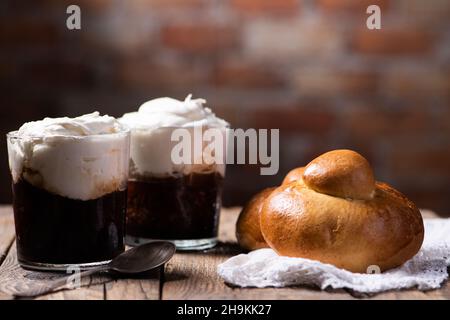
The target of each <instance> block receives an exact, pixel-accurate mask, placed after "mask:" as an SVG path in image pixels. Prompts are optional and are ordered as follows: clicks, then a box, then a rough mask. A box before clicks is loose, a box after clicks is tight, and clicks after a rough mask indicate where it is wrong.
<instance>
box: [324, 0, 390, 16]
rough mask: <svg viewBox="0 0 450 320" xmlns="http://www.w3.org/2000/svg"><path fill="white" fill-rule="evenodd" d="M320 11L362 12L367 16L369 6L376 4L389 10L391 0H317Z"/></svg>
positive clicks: (382, 8)
mask: <svg viewBox="0 0 450 320" xmlns="http://www.w3.org/2000/svg"><path fill="white" fill-rule="evenodd" d="M317 4H318V6H319V8H320V9H322V10H323V11H325V12H328V13H336V12H353V13H355V12H358V13H359V12H360V13H362V14H366V9H367V7H368V6H370V5H372V4H375V5H377V6H379V7H380V9H381V10H382V11H383V10H385V9H387V8H388V5H389V0H317Z"/></svg>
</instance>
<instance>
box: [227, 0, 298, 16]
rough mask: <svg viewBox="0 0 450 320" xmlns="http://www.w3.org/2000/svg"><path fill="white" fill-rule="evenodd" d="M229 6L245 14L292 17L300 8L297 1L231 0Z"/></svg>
mask: <svg viewBox="0 0 450 320" xmlns="http://www.w3.org/2000/svg"><path fill="white" fill-rule="evenodd" d="M231 5H232V6H233V8H235V9H236V10H237V11H239V12H242V13H245V14H271V15H280V14H282V15H294V14H296V13H297V12H299V8H300V2H299V1H298V0H232V1H231Z"/></svg>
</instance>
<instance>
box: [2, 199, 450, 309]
mask: <svg viewBox="0 0 450 320" xmlns="http://www.w3.org/2000/svg"><path fill="white" fill-rule="evenodd" d="M238 213H239V208H231V209H224V210H223V212H222V214H221V224H220V230H219V239H220V244H219V245H218V246H217V247H216V248H214V249H211V250H207V251H203V252H191V253H182V252H179V253H177V254H176V255H175V257H174V258H173V259H172V260H171V261H170V262H169V263H168V264H167V266H166V268H165V270H164V271H161V270H157V271H155V272H154V273H152V274H149V275H145V276H141V277H139V278H134V279H125V278H120V279H119V278H112V277H109V276H94V277H91V278H87V279H85V280H84V281H83V282H82V285H83V287H82V288H79V289H76V290H61V291H59V292H56V293H52V294H47V295H44V296H41V297H39V298H38V299H44V300H48V299H113V300H120V299H256V300H265V299H354V298H355V296H356V297H357V298H367V299H389V300H391V299H398V300H401V299H450V283H449V282H447V283H446V284H445V285H444V286H443V287H442V288H441V289H438V290H433V291H428V292H421V291H418V290H406V291H392V292H385V293H381V294H377V295H373V296H369V295H364V294H359V295H352V294H350V293H349V292H347V291H345V290H337V291H320V290H318V289H315V288H305V287H294V288H263V289H255V288H245V289H244V288H233V287H230V286H228V285H226V284H225V283H224V282H223V280H222V279H221V278H220V277H219V276H218V274H217V265H218V264H220V263H221V262H223V261H225V260H226V259H228V258H229V257H231V256H233V255H236V254H239V253H241V251H240V249H239V247H238V246H237V244H236V238H235V235H234V232H235V222H236V219H237V216H238ZM423 214H424V216H426V217H427V218H430V217H434V216H435V214H434V213H432V212H429V211H426V212H424V213H423ZM13 242H14V224H13V218H12V210H11V207H10V206H0V259H1V260H0V263H1V266H0V289H1V288H2V286H3V291H7V292H8V290H10V294H5V293H0V299H10V298H12V296H11V293H12V292H11V290H13V289H11V288H13V287H14V285H18V284H17V283H15V282H14V281H12V282H8V281H5V277H6V278H7V276H5V275H9V276H10V277H11V276H13V277H16V279H17V278H19V279H22V280H23V279H25V280H23V281H28V282H29V281H42V280H41V277H44V279H50V278H53V277H55V276H61V274H59V275H55V274H54V273H41V272H31V271H25V270H23V269H22V268H20V267H19V266H18V264H17V258H16V252H15V245H13ZM2 270H3V271H2ZM162 275H163V276H162ZM2 277H3V278H2ZM23 281H22V285H23ZM5 286H8V287H9V289H8V290H4V287H5Z"/></svg>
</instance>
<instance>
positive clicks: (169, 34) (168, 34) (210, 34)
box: [161, 23, 238, 54]
mask: <svg viewBox="0 0 450 320" xmlns="http://www.w3.org/2000/svg"><path fill="white" fill-rule="evenodd" d="M161 40H162V43H163V44H164V45H165V46H167V47H169V48H172V49H176V50H179V51H184V52H192V53H206V54H207V53H211V52H218V51H221V50H225V49H229V48H232V47H234V46H236V44H237V40H238V39H237V33H236V30H235V28H233V27H231V26H219V25H211V24H201V23H197V24H184V25H167V26H165V27H163V28H162V30H161Z"/></svg>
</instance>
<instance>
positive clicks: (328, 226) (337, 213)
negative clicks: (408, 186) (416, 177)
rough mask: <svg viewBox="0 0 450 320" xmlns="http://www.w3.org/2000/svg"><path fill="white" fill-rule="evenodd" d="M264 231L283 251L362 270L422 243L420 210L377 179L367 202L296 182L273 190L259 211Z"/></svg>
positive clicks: (395, 260)
mask: <svg viewBox="0 0 450 320" xmlns="http://www.w3.org/2000/svg"><path fill="white" fill-rule="evenodd" d="M260 224H261V231H262V234H263V236H264V238H265V240H266V242H267V243H268V244H269V245H270V247H272V248H273V249H274V250H275V251H276V252H278V253H279V254H280V255H284V256H291V257H302V258H307V259H313V260H318V261H321V262H324V263H330V264H333V265H335V266H337V267H339V268H344V269H347V270H349V271H352V272H361V273H364V272H366V271H367V268H368V267H369V266H372V265H376V266H378V267H379V268H380V269H381V270H382V271H384V270H387V269H391V268H394V267H397V266H400V265H401V264H403V263H404V262H406V261H407V260H409V259H410V258H412V257H413V256H414V255H415V254H416V253H417V252H418V251H419V249H420V247H421V245H422V241H423V235H424V229H423V221H422V217H421V215H420V212H419V210H418V209H417V208H416V206H415V205H414V204H413V203H412V202H411V201H409V200H408V199H407V198H406V197H405V196H404V195H402V194H401V193H400V192H398V191H397V190H395V189H393V188H392V187H390V186H389V185H387V184H384V183H380V182H377V183H376V187H375V191H374V193H373V196H372V198H371V199H369V200H359V199H348V198H341V197H335V196H331V195H327V194H324V193H320V192H317V191H315V190H313V189H310V188H309V187H308V186H306V185H305V184H303V183H298V182H292V183H289V184H287V185H282V186H280V187H279V188H277V189H275V190H274V191H273V192H272V193H271V194H270V196H269V197H268V198H267V199H266V201H265V202H264V205H263V208H262V211H261V220H260Z"/></svg>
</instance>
